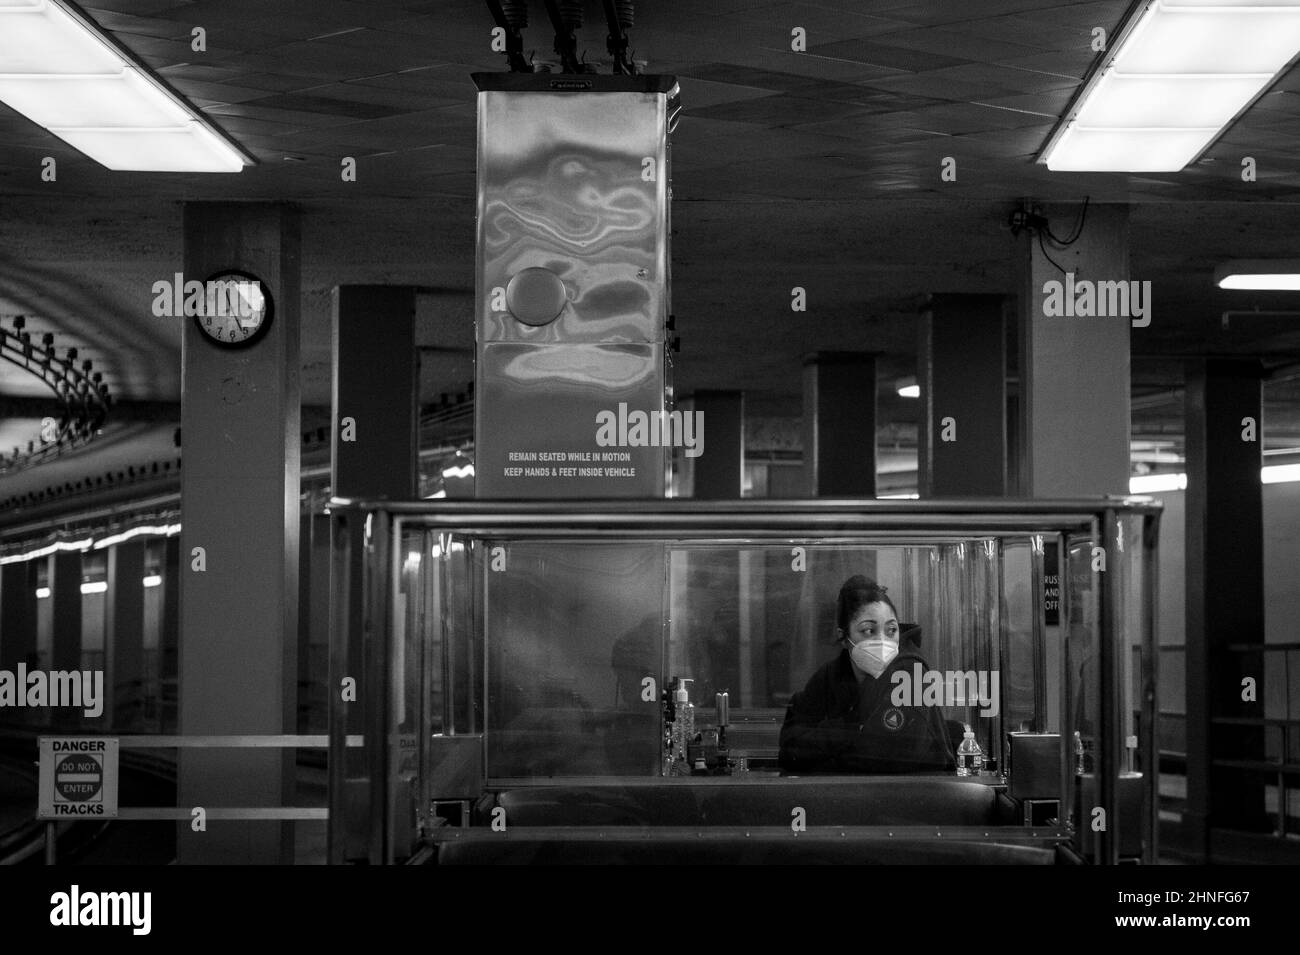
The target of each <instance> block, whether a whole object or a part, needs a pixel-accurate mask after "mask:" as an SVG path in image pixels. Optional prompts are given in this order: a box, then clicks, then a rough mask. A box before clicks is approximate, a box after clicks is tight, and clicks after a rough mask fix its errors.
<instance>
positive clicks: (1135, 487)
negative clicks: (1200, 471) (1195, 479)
mask: <svg viewBox="0 0 1300 955" xmlns="http://www.w3.org/2000/svg"><path fill="white" fill-rule="evenodd" d="M1185 490H1187V475H1186V474H1141V475H1138V476H1136V477H1131V478H1129V479H1128V492H1129V493H1130V494H1158V493H1160V492H1161V491H1185Z"/></svg>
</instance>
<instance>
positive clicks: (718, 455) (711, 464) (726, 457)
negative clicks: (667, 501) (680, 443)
mask: <svg viewBox="0 0 1300 955" xmlns="http://www.w3.org/2000/svg"><path fill="white" fill-rule="evenodd" d="M681 409H682V414H683V415H687V414H694V413H696V412H701V413H703V415H704V431H703V434H704V452H703V453H702V454H700V455H699V456H698V457H694V458H691V457H686V456H685V455H683V457H682V459H681V463H682V466H683V468H684V469H686V470H687V472H688V473H689V475H690V477H689V484H690V486H691V489H692V490H691V497H695V498H701V499H711V500H728V499H730V500H737V499H739V498H740V497H741V490H742V488H743V486H744V480H745V394H744V392H741V391H697V392H695V393H694V394H692V395H690V396H689V397H687V398H686V399H684V400H683V401H682V402H681Z"/></svg>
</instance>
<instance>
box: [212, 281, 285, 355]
mask: <svg viewBox="0 0 1300 955" xmlns="http://www.w3.org/2000/svg"><path fill="white" fill-rule="evenodd" d="M200 305H201V308H200V310H199V312H198V314H197V315H195V316H194V321H195V322H196V323H197V324H198V326H199V330H200V331H202V332H203V334H204V335H205V336H207V338H208V339H209V340H210V341H211V342H213V343H214V344H217V345H220V346H221V347H223V348H244V347H246V346H248V345H251V344H253V343H254V342H256V341H257V340H258V339H259V338H261V337H262V336H263V335H265V334H266V331H267V329H268V328H270V326H271V316H272V313H273V310H274V309H273V303H272V301H271V292H270V290H269V289H267V287H266V285H265V284H264V283H263V282H262V280H261V279H259V278H257V277H256V276H255V275H250V274H249V273H247V272H240V271H237V270H234V269H227V270H226V271H224V272H218V273H217V274H216V275H213V276H212V277H211V278H209V279H208V280H207V281H206V282H204V283H203V298H202V300H201V302H200Z"/></svg>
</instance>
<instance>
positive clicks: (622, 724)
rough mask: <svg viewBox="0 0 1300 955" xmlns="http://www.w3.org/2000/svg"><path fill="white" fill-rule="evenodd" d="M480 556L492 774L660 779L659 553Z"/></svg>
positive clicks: (518, 546) (546, 551)
mask: <svg viewBox="0 0 1300 955" xmlns="http://www.w3.org/2000/svg"><path fill="white" fill-rule="evenodd" d="M488 551H489V554H488V557H487V560H488V571H487V574H486V603H487V613H486V626H487V656H488V663H487V678H488V716H487V727H488V775H489V776H492V777H521V776H604V775H619V774H631V775H650V774H653V773H655V772H657V767H658V760H659V735H660V734H659V713H660V710H659V699H658V694H657V691H656V690H655V687H657V684H658V673H659V669H660V666H661V663H660V660H661V653H662V650H661V647H662V639H663V638H662V625H661V621H662V619H663V576H664V572H663V547H662V545H661V544H658V543H646V544H596V543H574V542H564V543H552V542H547V541H539V542H512V543H507V544H496V543H489V544H488ZM647 679H649V680H651V681H653V683H652V684H649V685H648V684H646V682H645V681H646V680H647ZM646 697H649V699H647V698H646Z"/></svg>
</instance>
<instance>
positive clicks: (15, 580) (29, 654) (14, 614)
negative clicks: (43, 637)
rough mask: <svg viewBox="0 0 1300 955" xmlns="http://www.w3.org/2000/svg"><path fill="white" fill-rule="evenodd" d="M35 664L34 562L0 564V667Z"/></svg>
mask: <svg viewBox="0 0 1300 955" xmlns="http://www.w3.org/2000/svg"><path fill="white" fill-rule="evenodd" d="M19 663H26V664H27V665H28V666H30V667H34V666H35V665H36V561H34V560H24V561H19V562H15V563H12V564H4V565H3V566H0V670H8V671H9V672H11V673H13V672H15V668H16V667H17V666H18V664H19Z"/></svg>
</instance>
